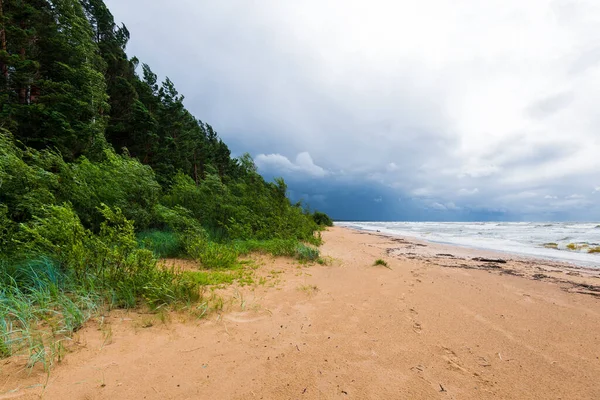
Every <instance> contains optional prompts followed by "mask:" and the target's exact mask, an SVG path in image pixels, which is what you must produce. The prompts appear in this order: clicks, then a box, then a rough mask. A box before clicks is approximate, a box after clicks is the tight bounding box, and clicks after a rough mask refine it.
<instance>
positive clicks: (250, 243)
mask: <svg viewBox="0 0 600 400" xmlns="http://www.w3.org/2000/svg"><path fill="white" fill-rule="evenodd" d="M235 249H236V251H237V252H238V253H239V254H240V255H247V254H250V253H265V254H271V255H273V256H276V257H294V258H296V259H298V260H300V261H311V262H312V261H317V260H318V258H319V250H318V249H317V248H315V247H312V246H308V245H306V244H304V243H301V242H299V241H298V240H296V239H270V240H245V241H236V242H235Z"/></svg>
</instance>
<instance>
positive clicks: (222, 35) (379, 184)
mask: <svg viewBox="0 0 600 400" xmlns="http://www.w3.org/2000/svg"><path fill="white" fill-rule="evenodd" d="M105 2H106V4H107V5H108V7H109V8H110V9H111V11H112V12H113V14H114V16H115V19H116V21H118V22H124V23H125V25H126V26H127V27H128V29H129V30H130V32H131V36H132V38H131V41H130V43H129V46H128V53H129V55H130V56H133V55H135V56H137V57H138V58H140V59H141V60H142V61H143V62H147V63H148V64H150V66H151V67H152V68H153V70H154V72H156V73H157V74H159V76H161V77H165V76H169V77H170V78H171V79H172V80H173V81H174V82H175V84H176V86H177V88H178V90H179V91H180V92H181V93H182V94H184V95H185V96H186V100H185V103H186V106H187V107H188V108H189V109H190V111H191V112H192V113H194V114H195V115H196V116H197V117H198V118H200V119H202V120H203V121H205V122H208V123H210V124H211V125H212V126H213V127H214V128H215V129H216V130H217V131H218V132H219V135H220V136H221V137H222V138H223V139H224V141H225V142H226V143H227V144H228V145H229V146H230V148H231V149H232V151H233V152H234V154H238V155H239V154H241V153H243V152H245V151H247V152H249V153H250V154H251V155H252V156H253V157H254V159H255V162H256V164H257V165H258V167H259V171H260V172H261V173H263V174H264V175H265V176H266V177H272V176H283V177H284V178H285V179H286V180H287V181H288V183H289V187H290V194H291V196H292V197H293V198H294V199H298V198H303V199H305V200H306V201H307V202H308V203H310V204H311V206H312V207H314V208H319V209H323V210H325V211H327V212H329V213H330V214H332V215H333V216H334V217H336V218H341V219H392V220H394V219H410V220H413V219H414V220H466V219H468V220H486V219H498V220H557V219H558V220H600V205H599V203H600V202H599V200H600V110H599V108H600V1H597V0H589V1H585V0H582V1H568V0H527V1H523V0H486V1H480V0H420V1H384V0H369V1H366V0H363V1H354V0H339V1H337V0H302V1H292V0H281V1H272V0H264V1H261V0H254V1H249V0H223V1H214V0H202V1H200V0H171V1H170V2H168V3H165V1H163V0H160V1H159V0H105Z"/></svg>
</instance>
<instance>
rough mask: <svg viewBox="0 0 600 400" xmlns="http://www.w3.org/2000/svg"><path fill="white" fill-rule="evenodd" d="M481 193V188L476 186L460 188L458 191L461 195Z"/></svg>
mask: <svg viewBox="0 0 600 400" xmlns="http://www.w3.org/2000/svg"><path fill="white" fill-rule="evenodd" d="M477 193H479V189H478V188H474V189H460V190H459V191H458V195H459V196H472V195H474V194H477Z"/></svg>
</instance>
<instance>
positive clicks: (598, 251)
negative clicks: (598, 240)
mask: <svg viewBox="0 0 600 400" xmlns="http://www.w3.org/2000/svg"><path fill="white" fill-rule="evenodd" d="M588 253H600V246H596V247H592V248H591V249H589V250H588Z"/></svg>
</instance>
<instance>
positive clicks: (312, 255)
mask: <svg viewBox="0 0 600 400" xmlns="http://www.w3.org/2000/svg"><path fill="white" fill-rule="evenodd" d="M296 258H297V259H298V260H300V261H317V260H318V259H319V249H317V248H315V247H312V246H307V245H305V244H304V243H299V244H298V245H297V246H296Z"/></svg>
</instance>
